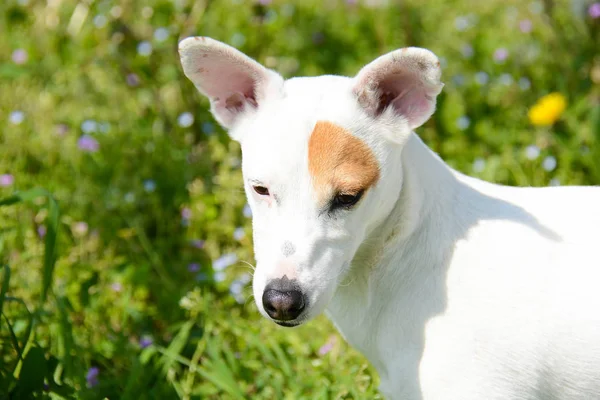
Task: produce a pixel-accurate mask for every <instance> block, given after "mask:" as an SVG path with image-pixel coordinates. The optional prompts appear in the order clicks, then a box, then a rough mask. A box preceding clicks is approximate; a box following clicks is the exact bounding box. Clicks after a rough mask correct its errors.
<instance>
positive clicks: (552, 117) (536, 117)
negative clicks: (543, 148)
mask: <svg viewBox="0 0 600 400" xmlns="http://www.w3.org/2000/svg"><path fill="white" fill-rule="evenodd" d="M566 107H567V100H566V99H565V97H564V96H563V95H562V94H560V93H550V94H548V95H546V96H544V97H542V98H541V99H539V100H538V101H537V103H535V104H534V105H533V106H532V107H531V108H530V109H529V112H528V113H527V115H528V117H529V121H530V122H531V123H532V124H533V125H538V126H550V125H552V124H554V123H555V122H556V121H557V120H558V119H559V118H560V116H561V114H562V113H563V111H565V108H566Z"/></svg>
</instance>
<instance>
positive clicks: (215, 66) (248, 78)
mask: <svg viewBox="0 0 600 400" xmlns="http://www.w3.org/2000/svg"><path fill="white" fill-rule="evenodd" d="M203 61H204V62H203V63H202V67H200V68H198V74H201V75H202V89H203V91H204V92H205V94H206V95H207V96H208V97H209V98H210V99H211V100H212V101H214V102H215V103H216V105H217V106H223V107H226V108H227V109H230V110H238V111H239V110H241V109H243V106H244V103H245V102H248V103H249V104H251V105H252V106H254V107H256V85H257V84H258V82H257V80H256V76H255V75H254V74H252V73H250V71H243V72H240V71H239V67H240V66H239V65H236V64H234V63H231V61H229V60H221V59H215V60H213V59H210V58H208V59H205V60H203ZM228 61H229V62H228Z"/></svg>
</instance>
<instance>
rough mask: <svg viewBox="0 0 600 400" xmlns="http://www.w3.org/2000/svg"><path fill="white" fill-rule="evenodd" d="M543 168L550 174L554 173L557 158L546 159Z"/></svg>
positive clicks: (549, 157)
mask: <svg viewBox="0 0 600 400" xmlns="http://www.w3.org/2000/svg"><path fill="white" fill-rule="evenodd" d="M542 167H543V168H544V169H545V170H546V171H548V172H551V171H554V169H555V168H556V158H555V157H553V156H548V157H546V158H544V161H542Z"/></svg>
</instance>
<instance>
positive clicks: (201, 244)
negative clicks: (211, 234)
mask: <svg viewBox="0 0 600 400" xmlns="http://www.w3.org/2000/svg"><path fill="white" fill-rule="evenodd" d="M190 245H192V247H195V248H197V249H201V248H203V247H204V240H200V239H192V240H191V241H190Z"/></svg>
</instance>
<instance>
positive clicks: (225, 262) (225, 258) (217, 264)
mask: <svg viewBox="0 0 600 400" xmlns="http://www.w3.org/2000/svg"><path fill="white" fill-rule="evenodd" d="M237 260H238V257H237V255H236V254H235V253H227V254H224V255H222V256H221V257H219V258H217V259H216V260H215V261H214V262H213V266H212V267H213V269H214V270H215V271H223V270H224V269H225V268H227V267H229V266H230V265H232V264H234V263H236V262H237Z"/></svg>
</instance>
